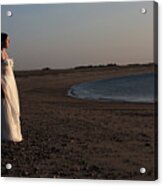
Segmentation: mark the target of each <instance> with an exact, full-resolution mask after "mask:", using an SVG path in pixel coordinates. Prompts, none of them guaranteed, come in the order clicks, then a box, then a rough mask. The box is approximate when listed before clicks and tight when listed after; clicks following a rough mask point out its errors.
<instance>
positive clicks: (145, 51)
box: [1, 1, 153, 70]
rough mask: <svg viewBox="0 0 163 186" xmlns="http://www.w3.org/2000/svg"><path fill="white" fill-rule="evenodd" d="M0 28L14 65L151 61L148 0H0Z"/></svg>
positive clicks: (35, 66) (34, 66)
mask: <svg viewBox="0 0 163 186" xmlns="http://www.w3.org/2000/svg"><path fill="white" fill-rule="evenodd" d="M141 8H145V9H146V10H147V12H146V14H142V13H141V11H140V9H141ZM8 10H9V11H11V12H12V13H13V15H12V16H11V17H8V16H7V15H6V12H7V11H8ZM1 31H2V32H6V33H8V35H9V38H10V41H11V43H10V47H9V48H8V49H7V52H8V54H9V57H12V58H13V59H14V64H15V66H14V68H15V70H32V69H42V68H46V67H49V68H52V69H66V68H73V67H76V66H85V65H99V64H103V65H105V64H109V63H116V64H120V65H126V64H134V63H149V62H153V1H142V2H141V1H131V2H94V3H61V4H52V3H51V4H50V3H49V4H24V5H23V4H19V5H1Z"/></svg>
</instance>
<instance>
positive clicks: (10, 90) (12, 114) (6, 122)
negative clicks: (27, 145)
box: [1, 33, 23, 142]
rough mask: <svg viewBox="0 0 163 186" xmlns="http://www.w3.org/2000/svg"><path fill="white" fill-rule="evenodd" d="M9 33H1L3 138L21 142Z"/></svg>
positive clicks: (17, 99)
mask: <svg viewBox="0 0 163 186" xmlns="http://www.w3.org/2000/svg"><path fill="white" fill-rule="evenodd" d="M9 44H10V38H9V36H8V34H6V33H1V140H2V141H13V142H20V141H22V140H23V137H22V134H21V126H20V107H19V97H18V90H17V85H16V81H15V76H14V73H13V65H14V61H13V58H9V56H8V54H7V52H6V49H7V48H9Z"/></svg>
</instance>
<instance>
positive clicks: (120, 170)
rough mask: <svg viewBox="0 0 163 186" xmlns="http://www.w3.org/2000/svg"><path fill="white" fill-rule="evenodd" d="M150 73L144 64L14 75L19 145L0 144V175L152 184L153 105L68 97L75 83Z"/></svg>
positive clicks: (150, 69) (148, 67)
mask: <svg viewBox="0 0 163 186" xmlns="http://www.w3.org/2000/svg"><path fill="white" fill-rule="evenodd" d="M152 71H154V68H153V66H152V65H147V66H129V67H102V68H86V69H69V70H47V71H41V70H40V71H28V72H27V71H26V72H23V71H22V72H15V76H16V81H17V86H18V90H19V97H20V109H21V126H22V134H23V137H24V141H23V142H21V143H16V144H15V143H11V142H10V143H6V142H2V143H1V153H2V157H1V161H2V170H1V174H2V176H4V177H44V178H79V179H81V178H83V179H130V180H132V179H136V180H154V179H155V178H156V172H155V169H156V166H155V165H154V163H155V153H154V151H155V147H154V143H155V141H154V137H155V133H154V130H155V128H156V123H155V119H156V118H155V110H154V104H152V103H115V102H100V101H95V100H82V99H78V98H73V97H70V96H68V95H67V92H68V89H69V88H70V87H71V86H72V85H74V84H77V83H81V82H86V81H89V80H97V79H103V78H108V77H110V78H111V77H117V76H123V75H129V74H139V73H144V72H152ZM6 163H11V164H12V169H11V170H6V168H5V165H6ZM141 167H145V168H146V170H147V172H146V173H145V174H141V173H140V171H139V170H140V168H141Z"/></svg>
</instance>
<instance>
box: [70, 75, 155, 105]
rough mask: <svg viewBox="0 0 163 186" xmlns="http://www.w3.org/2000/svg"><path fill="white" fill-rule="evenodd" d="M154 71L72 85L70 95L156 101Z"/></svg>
mask: <svg viewBox="0 0 163 186" xmlns="http://www.w3.org/2000/svg"><path fill="white" fill-rule="evenodd" d="M155 75H156V74H154V73H152V72H151V73H144V74H139V75H129V76H123V77H115V78H108V79H102V80H96V81H89V82H85V83H81V84H77V85H74V86H72V87H71V88H70V89H69V91H68V95H69V96H73V97H77V98H81V99H95V100H101V101H102V100H103V101H110V100H111V101H124V102H126V101H127V102H148V103H153V102H154V101H155V88H156V87H155V83H156V81H155V80H156V79H155V77H156V76H155Z"/></svg>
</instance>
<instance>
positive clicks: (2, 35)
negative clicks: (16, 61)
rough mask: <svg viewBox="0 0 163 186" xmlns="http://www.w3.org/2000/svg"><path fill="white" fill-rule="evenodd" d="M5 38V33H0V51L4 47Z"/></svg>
mask: <svg viewBox="0 0 163 186" xmlns="http://www.w3.org/2000/svg"><path fill="white" fill-rule="evenodd" d="M7 37H8V34H7V33H4V32H2V33H1V49H2V48H4V47H5V46H4V43H5V41H6V39H7Z"/></svg>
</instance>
